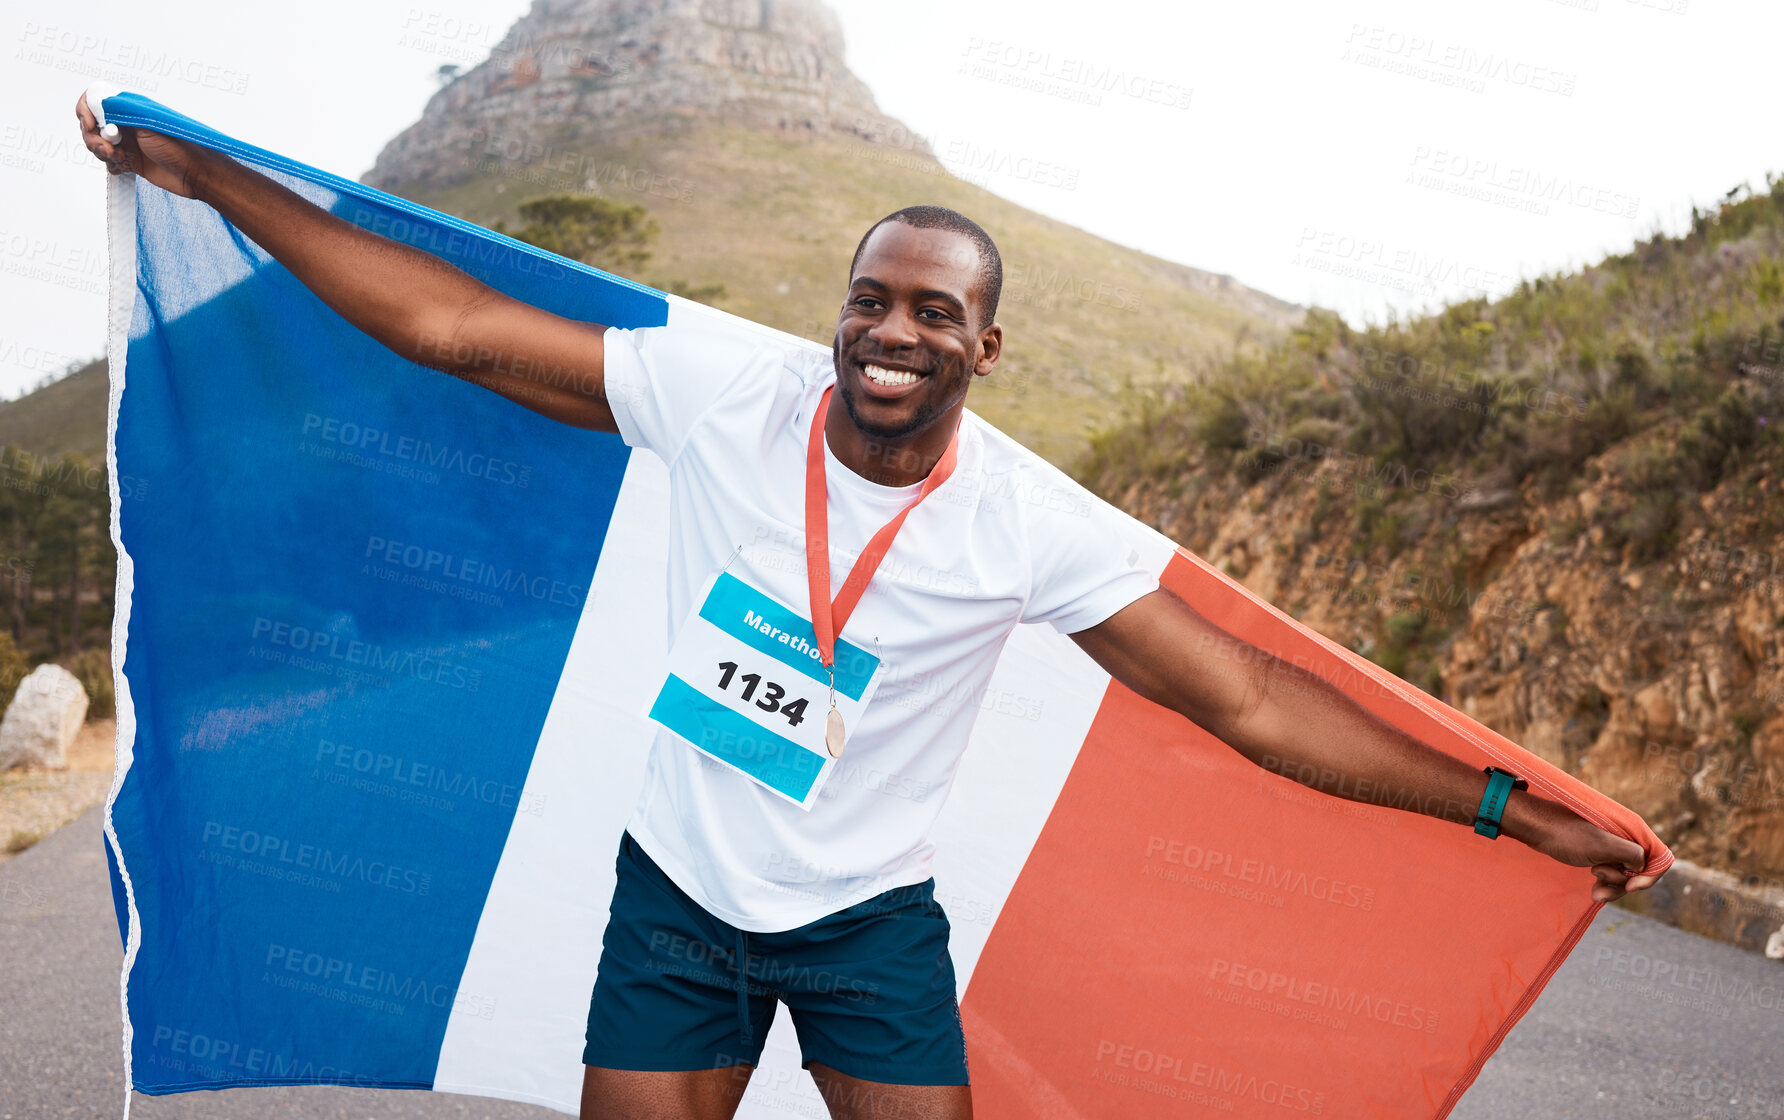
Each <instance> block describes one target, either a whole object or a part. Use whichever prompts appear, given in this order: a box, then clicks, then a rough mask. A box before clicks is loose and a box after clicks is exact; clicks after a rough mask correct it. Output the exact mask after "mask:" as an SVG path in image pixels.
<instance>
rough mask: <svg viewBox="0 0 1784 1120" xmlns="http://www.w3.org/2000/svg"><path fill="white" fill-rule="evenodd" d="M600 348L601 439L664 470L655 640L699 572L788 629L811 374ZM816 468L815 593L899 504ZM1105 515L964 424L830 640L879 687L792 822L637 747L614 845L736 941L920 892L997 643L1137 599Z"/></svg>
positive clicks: (762, 364) (718, 777)
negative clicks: (665, 532) (663, 574)
mask: <svg viewBox="0 0 1784 1120" xmlns="http://www.w3.org/2000/svg"><path fill="white" fill-rule="evenodd" d="M605 344H606V364H605V376H606V389H607V399H608V401H609V403H610V404H611V405H612V407H613V414H614V417H615V418H616V419H617V420H618V422H619V430H620V434H621V435H622V436H623V437H624V439H625V441H626V443H628V444H630V445H631V446H633V447H644V448H649V449H650V450H652V451H654V452H656V453H657V454H658V455H659V456H661V457H662V459H663V460H664V462H665V463H667V464H668V466H669V476H670V509H669V573H668V578H669V589H668V590H669V618H668V619H667V620H666V621H667V625H668V628H669V636H670V640H671V641H673V640H674V637H675V635H676V633H677V632H678V631H679V630H680V628H681V624H682V621H683V619H684V618H685V617H686V615H687V614H688V612H689V611H690V610H692V609H694V608H695V607H696V606H697V605H698V604H697V603H695V602H694V597H695V596H696V595H697V594H698V593H699V592H700V590H701V588H702V587H703V586H704V585H705V583H706V580H707V579H708V578H709V577H710V576H712V575H713V574H714V573H716V572H718V571H719V570H720V569H725V570H727V571H729V572H730V573H731V574H733V575H738V576H740V577H741V578H744V579H745V580H746V581H747V582H749V583H751V584H753V585H754V586H756V587H757V588H759V589H760V590H762V591H764V592H766V593H767V594H769V595H770V596H772V597H774V598H776V599H779V600H780V601H781V602H783V603H786V604H787V605H789V606H791V607H793V608H795V609H796V610H798V611H799V612H800V613H801V614H802V615H804V616H805V617H807V618H809V617H810V603H809V599H810V591H809V588H808V586H807V583H806V569H805V537H804V532H803V525H804V523H805V508H804V498H805V456H806V446H807V440H808V438H809V434H810V430H811V417H812V412H813V410H814V409H815V408H816V406H817V403H818V399H819V397H820V396H821V395H822V392H823V390H824V387H825V386H827V385H829V384H831V383H833V382H834V381H835V379H836V374H835V369H834V367H833V364H832V361H831V356H830V355H829V354H828V353H823V352H817V351H811V350H805V349H801V348H797V347H792V346H785V347H783V346H781V345H779V344H777V343H775V342H772V341H769V340H767V339H763V338H746V337H740V336H739V335H738V334H736V333H733V332H724V331H714V330H707V329H702V328H698V327H648V328H642V329H638V330H620V329H617V328H615V329H610V330H608V331H607V333H606V336H605ZM831 407H833V408H842V407H843V404H842V401H841V399H840V398H836V399H834V400H833V401H832V402H831ZM825 452H826V459H825V474H826V478H827V480H828V494H829V507H828V509H829V521H830V536H831V542H830V578H831V590H832V594H834V592H835V590H836V589H837V588H839V587H841V585H842V581H843V579H844V578H845V577H846V576H847V575H848V572H849V570H850V569H851V568H852V567H853V565H854V562H855V558H856V556H857V554H858V553H859V552H860V550H861V548H862V547H863V546H864V545H865V544H866V543H867V541H868V539H869V538H870V537H871V536H872V535H873V534H874V532H876V531H877V530H878V529H879V528H880V527H881V526H882V525H884V524H885V523H886V522H887V521H888V520H890V519H891V518H892V517H893V516H894V515H895V514H897V513H898V511H899V510H901V509H903V508H904V507H905V506H906V505H908V504H909V503H910V501H911V499H912V498H914V497H915V496H916V494H917V492H918V490H919V489H920V486H909V487H897V488H894V487H887V486H881V485H878V484H876V483H873V482H870V481H868V480H867V479H864V478H862V477H860V476H859V475H857V474H855V473H854V472H852V471H850V470H849V469H848V468H847V467H845V466H843V465H842V464H841V463H840V462H838V461H837V459H836V457H835V456H834V455H832V454H829V446H828V444H826V446H825ZM1120 516H1121V515H1120V514H1118V513H1117V512H1115V511H1114V510H1113V509H1111V508H1110V507H1108V506H1107V505H1105V504H1104V503H1102V502H1100V501H1098V500H1097V499H1095V498H1093V497H1092V496H1091V495H1090V494H1089V492H1088V491H1086V490H1084V489H1083V488H1082V487H1081V486H1079V485H1078V484H1076V483H1075V482H1073V481H1071V479H1069V478H1068V477H1066V476H1065V475H1064V474H1063V473H1061V472H1060V471H1058V470H1056V469H1055V468H1053V467H1052V466H1050V465H1048V464H1047V463H1046V462H1044V461H1043V460H1041V459H1040V458H1039V457H1038V456H1036V455H1034V454H1033V453H1032V452H1030V451H1028V450H1026V449H1024V448H1022V447H1021V446H1020V445H1018V444H1016V443H1014V442H1012V441H1011V440H1009V439H1008V438H1007V437H1005V436H1003V435H1002V434H1000V433H998V432H997V431H995V430H994V429H992V428H990V427H989V426H988V425H986V424H985V422H984V421H982V420H980V419H979V418H978V417H977V416H974V415H973V414H972V413H971V412H970V411H969V412H967V413H965V415H964V418H963V420H962V422H961V427H960V450H959V459H958V465H957V466H956V468H955V471H954V475H953V477H951V478H950V479H949V480H948V481H947V482H946V483H944V484H943V485H942V486H941V487H939V488H938V489H937V490H936V491H935V492H934V493H933V494H931V495H930V496H929V497H928V498H925V499H924V500H923V504H922V505H920V506H918V507H917V509H916V510H914V511H913V512H912V513H911V515H910V517H909V518H908V519H906V521H905V523H904V527H903V529H902V530H900V532H899V534H898V536H897V538H896V540H895V541H894V542H893V545H892V548H891V550H890V551H889V552H887V554H886V557H885V559H884V561H883V562H882V563H881V565H880V567H879V570H878V573H877V574H876V575H875V576H874V577H873V581H872V583H871V584H870V585H869V586H868V589H867V592H866V594H865V595H863V596H862V598H861V601H860V603H859V605H858V606H857V607H856V609H855V612H854V613H853V614H852V615H851V616H850V617H849V619H848V622H847V625H846V626H844V628H843V631H842V637H845V638H847V639H848V640H849V641H851V642H853V643H855V644H856V645H857V646H860V647H861V648H863V649H865V650H868V651H870V652H874V653H877V654H878V655H879V656H880V659H881V661H882V662H883V668H882V670H881V678H880V684H879V688H878V691H877V693H876V695H875V696H874V698H873V701H872V703H871V704H870V705H869V706H868V707H867V709H866V710H865V711H864V712H863V713H862V714H861V716H860V719H859V726H856V727H852V728H850V734H849V741H848V749H847V751H846V752H845V753H844V755H843V757H842V758H841V759H840V760H839V761H838V763H837V765H836V768H835V769H834V770H833V772H832V773H831V775H830V777H829V779H828V781H827V783H826V784H825V786H824V787H823V790H822V792H821V793H820V795H819V797H818V799H817V800H816V801H815V802H814V803H813V805H812V806H811V807H810V809H801V808H799V807H798V806H797V805H794V804H791V803H789V802H788V801H786V800H784V799H782V798H781V797H779V796H777V795H776V794H774V793H772V792H770V791H769V790H766V789H763V788H762V787H760V786H758V785H756V784H755V783H754V782H752V781H751V780H750V779H749V778H747V777H744V776H743V775H742V774H739V773H737V772H736V771H734V770H732V769H730V768H729V767H727V766H725V765H723V764H722V763H719V762H716V761H713V760H711V759H708V758H707V757H706V756H705V755H703V754H701V753H700V752H699V751H697V750H696V749H695V748H694V747H693V746H692V745H690V744H689V743H687V742H686V741H685V740H683V739H681V738H680V737H678V736H677V735H675V734H674V733H673V732H671V731H668V730H667V729H664V728H658V730H657V735H656V740H655V743H654V744H653V745H652V747H651V755H650V760H649V763H648V766H647V769H646V774H645V783H644V791H643V793H642V795H641V796H640V798H639V801H638V807H637V809H636V810H635V811H634V813H633V814H632V818H631V820H630V822H629V823H628V824H627V829H628V831H630V832H631V834H632V836H633V838H634V839H636V840H637V842H638V843H639V844H640V845H641V846H642V847H643V848H644V850H645V851H646V852H647V853H648V854H649V855H650V857H651V858H652V859H653V860H655V861H656V862H657V863H658V864H659V865H660V866H661V867H662V869H663V870H664V872H665V873H667V874H668V876H669V877H670V879H672V880H674V881H675V883H676V884H677V885H679V886H680V887H681V888H682V890H684V891H686V892H687V893H688V894H689V895H690V896H692V897H693V898H694V899H695V901H697V902H699V903H700V905H701V906H703V907H705V908H706V909H707V910H708V911H709V912H710V913H712V914H714V915H715V916H717V917H719V918H722V919H723V920H725V921H727V922H729V923H731V924H732V925H735V926H737V927H739V928H741V929H746V930H751V931H757V932H774V931H779V930H786V929H792V928H794V927H796V926H801V925H804V924H806V923H807V922H811V921H815V920H817V919H818V918H821V917H823V916H824V915H826V914H831V913H834V912H836V911H837V910H841V909H843V908H845V907H848V906H852V905H854V904H855V903H857V902H861V901H864V900H865V899H868V898H871V897H873V896H874V895H876V894H879V893H880V892H881V891H886V890H890V889H892V888H894V887H900V886H906V885H909V884H912V883H920V882H922V881H923V880H925V879H927V878H929V875H930V870H929V869H930V861H931V856H932V854H933V851H934V846H933V845H932V844H931V843H929V840H928V836H929V831H930V827H931V825H932V824H933V823H934V821H935V818H936V815H937V814H938V813H939V812H940V811H941V807H942V803H943V801H944V800H945V799H946V798H947V794H948V788H949V786H950V785H951V784H952V782H953V780H954V774H955V770H956V768H957V767H958V765H959V761H960V757H961V754H962V752H963V751H964V750H965V748H966V743H967V738H968V736H969V734H970V733H971V731H972V727H973V722H974V720H975V718H976V717H977V716H978V713H979V704H980V700H981V698H982V696H983V695H984V692H985V689H986V686H987V683H988V682H989V680H990V677H991V671H992V668H993V666H994V665H995V663H996V661H997V658H998V654H999V652H1000V651H1001V650H1002V649H1003V644H1004V640H1005V639H1006V638H1007V637H1008V635H1009V633H1010V631H1011V630H1012V629H1014V627H1015V626H1016V624H1017V623H1019V622H1050V623H1052V624H1053V625H1054V626H1055V627H1057V628H1058V629H1059V630H1060V631H1062V632H1064V633H1072V632H1074V631H1078V630H1083V629H1086V628H1088V627H1091V626H1095V625H1096V624H1098V623H1100V622H1102V621H1103V620H1104V619H1107V618H1108V617H1109V616H1110V615H1112V614H1114V613H1115V612H1116V611H1118V610H1120V609H1121V608H1123V607H1125V606H1127V605H1128V604H1129V603H1132V602H1133V601H1134V600H1136V599H1138V598H1140V597H1141V596H1142V595H1146V594H1148V593H1149V592H1151V591H1153V590H1154V589H1156V588H1157V587H1158V582H1157V580H1156V579H1155V578H1154V577H1153V576H1152V575H1151V574H1150V573H1149V572H1147V571H1145V570H1142V569H1141V568H1140V567H1139V566H1138V558H1137V556H1135V555H1134V553H1133V551H1132V549H1131V546H1130V545H1129V544H1127V543H1125V540H1124V538H1125V536H1126V534H1124V533H1123V532H1121V531H1120V529H1119V528H1118V525H1117V523H1116V519H1118V518H1120Z"/></svg>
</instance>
